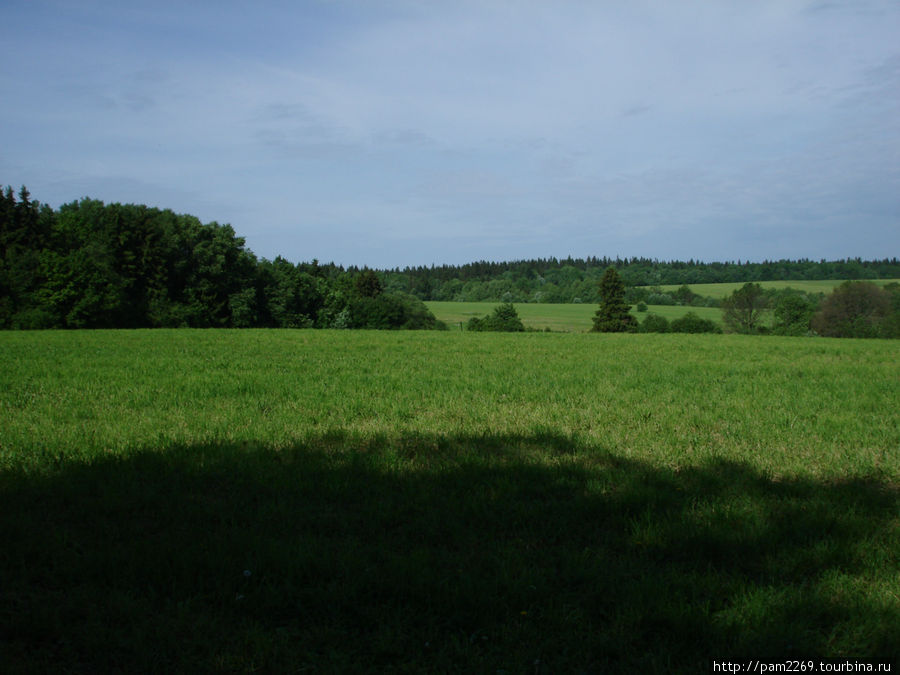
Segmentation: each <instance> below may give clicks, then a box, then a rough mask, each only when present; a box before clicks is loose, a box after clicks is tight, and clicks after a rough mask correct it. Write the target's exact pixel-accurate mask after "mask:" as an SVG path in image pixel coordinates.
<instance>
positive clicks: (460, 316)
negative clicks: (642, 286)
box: [425, 301, 722, 333]
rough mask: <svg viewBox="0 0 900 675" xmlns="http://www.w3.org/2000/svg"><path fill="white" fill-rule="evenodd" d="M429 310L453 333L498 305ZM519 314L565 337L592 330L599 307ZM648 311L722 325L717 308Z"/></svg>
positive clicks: (554, 307) (522, 307) (532, 308)
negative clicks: (688, 314)
mask: <svg viewBox="0 0 900 675" xmlns="http://www.w3.org/2000/svg"><path fill="white" fill-rule="evenodd" d="M425 304H426V305H427V306H428V309H430V310H431V311H432V313H433V314H434V315H435V316H436V317H437V318H438V319H440V320H441V321H443V322H445V323H446V324H447V325H448V326H449V327H450V328H451V329H457V330H458V329H459V324H463V326H465V323H466V321H468V320H469V319H470V318H472V317H473V316H477V317H482V316H485V315H486V314H490V313H491V312H492V311H494V307H496V306H497V305H498V304H500V303H497V302H437V301H429V302H426V303H425ZM515 307H516V312H518V314H519V318H520V319H522V323H523V324H525V326H526V327H527V328H536V329H538V330H543V329H544V328H547V327H549V328H550V330H553V331H560V332H566V333H584V332H587V331H589V330H590V329H591V327H592V326H593V318H594V313H595V312H596V311H597V305H591V304H542V303H515ZM648 311H649V312H652V313H654V314H660V315H662V316H664V317H666V318H667V319H669V320H670V321H671V320H672V319H677V318H679V317H681V316H684V315H685V314H687V313H688V312H694V313H695V314H697V315H699V316H700V317H701V318H703V319H712V320H713V321H715V322H716V323H721V322H722V310H721V309H718V308H715V307H678V306H671V305H651V306H649V307H648ZM631 313H632V314H634V316H635V317H637V319H638V321H641V320H643V316H644V314H643V313H640V312H637V311H635V309H634V307H632V309H631Z"/></svg>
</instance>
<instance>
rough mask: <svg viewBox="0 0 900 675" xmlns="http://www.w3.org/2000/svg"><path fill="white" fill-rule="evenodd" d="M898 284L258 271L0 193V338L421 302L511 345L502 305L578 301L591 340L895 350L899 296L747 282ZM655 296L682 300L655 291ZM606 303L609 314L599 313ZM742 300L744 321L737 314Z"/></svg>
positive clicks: (377, 320) (240, 246) (310, 323)
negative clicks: (797, 338) (724, 294)
mask: <svg viewBox="0 0 900 675" xmlns="http://www.w3.org/2000/svg"><path fill="white" fill-rule="evenodd" d="M610 271H613V272H615V279H611V278H610ZM898 277H900V261H898V260H897V259H896V258H892V259H884V260H876V261H864V260H861V259H858V258H856V259H847V260H839V261H830V262H829V261H824V260H822V261H819V262H814V261H811V260H797V261H790V260H781V261H777V262H768V261H766V262H763V263H750V262H740V261H738V262H726V263H701V262H695V261H693V260H690V261H688V262H678V261H672V262H660V261H658V260H649V259H646V258H630V259H621V258H616V259H611V258H606V257H603V258H598V257H589V258H584V259H581V258H578V259H575V258H566V259H563V260H558V259H556V258H546V259H533V260H522V261H513V262H500V263H497V262H485V261H481V262H476V263H470V264H467V265H459V266H454V265H442V266H439V267H435V266H432V267H416V268H411V267H407V268H404V269H402V270H401V269H399V268H395V269H393V270H371V269H367V268H363V269H359V268H357V267H348V268H344V267H342V266H339V265H335V264H333V263H328V264H320V263H319V262H318V261H316V260H313V261H312V262H309V263H299V264H294V263H291V262H290V261H288V260H286V259H284V258H282V257H280V256H279V257H276V258H275V259H274V260H267V259H265V258H263V259H259V258H257V257H256V256H255V255H254V254H253V252H252V251H250V250H249V249H247V248H246V246H245V240H244V238H243V237H238V236H237V235H236V233H235V231H234V229H233V228H232V227H231V226H230V225H220V224H219V223H216V222H212V223H205V224H204V223H201V222H200V220H199V219H197V218H196V217H194V216H190V215H180V214H175V213H173V212H172V211H171V210H168V209H157V208H151V207H147V206H143V205H135V204H125V205H123V204H118V203H113V204H104V203H103V202H101V201H97V200H93V199H82V200H78V201H74V202H71V203H69V204H65V205H63V206H61V207H60V208H59V209H58V210H54V209H52V208H51V207H49V206H48V205H46V204H41V203H40V202H39V201H37V200H34V199H32V197H31V195H30V193H29V192H28V190H27V188H25V187H24V186H23V187H22V188H21V189H20V190H19V192H18V193H17V194H16V193H14V192H13V190H12V188H11V187H7V188H6V189H5V190H4V191H2V193H0V328H139V327H178V326H189V327H295V328H305V327H309V328H420V329H421V328H445V326H443V324H442V323H441V322H439V321H437V320H436V319H435V317H434V315H433V314H431V312H429V311H428V309H427V308H426V307H425V305H424V304H423V301H424V300H456V301H495V302H501V303H503V305H502V308H498V311H497V312H495V314H494V315H492V316H487V317H484V318H483V319H475V320H474V321H472V322H471V326H469V328H470V329H471V330H496V329H501V330H521V329H522V325H521V322H520V321H518V317H517V316H515V315H514V314H515V311H514V309H513V307H512V303H513V302H520V303H521V302H587V303H592V304H593V303H600V305H601V310H603V312H604V314H603V316H601V318H600V319H599V322H600V323H599V324H598V325H599V326H600V327H598V328H597V330H606V328H603V326H604V325H606V327H607V328H608V327H610V326H620V328H619V329H622V330H643V331H661V330H669V329H677V330H681V331H685V332H703V331H705V330H714V329H717V327H716V325H715V324H713V323H711V322H703V321H702V320H699V319H698V318H697V317H696V315H690V314H689V315H688V316H687V317H686V318H683V319H682V320H680V321H681V323H680V324H679V325H677V326H669V325H668V322H666V321H665V320H664V319H662V317H658V316H656V315H651V316H648V317H647V318H646V319H645V320H644V321H643V322H640V323H638V322H636V321H633V320H629V319H628V318H623V317H625V316H626V315H627V308H628V306H629V305H630V304H635V303H637V304H638V309H639V310H640V309H641V307H642V305H643V306H644V308H645V309H646V305H647V304H650V305H660V304H679V305H690V306H719V305H721V306H722V308H723V321H724V323H725V324H726V326H727V327H728V328H729V329H731V330H736V331H739V332H766V331H769V332H779V333H781V334H790V335H800V334H812V333H815V334H821V335H846V336H865V337H877V336H884V337H891V336H894V335H893V333H894V332H895V330H896V329H895V327H896V325H897V323H898V321H897V320H896V318H895V317H896V316H897V315H898V307H897V303H898V298H900V294H898V293H897V292H896V291H894V292H891V289H889V290H887V291H885V290H883V289H878V288H877V287H875V286H874V285H873V284H866V285H863V286H859V285H851V286H847V285H845V286H841V287H840V289H839V291H840V292H837V291H836V292H835V293H833V294H832V296H830V297H829V298H828V299H825V298H824V297H818V296H815V295H813V294H804V293H801V292H799V291H792V290H790V289H784V290H779V291H773V290H769V289H765V290H764V289H762V288H761V287H760V286H759V284H758V283H756V282H758V281H763V280H775V279H778V280H788V281H790V280H806V279H809V280H817V279H876V278H898ZM734 281H738V282H745V286H744V288H742V289H740V291H739V292H735V293H734V294H733V295H732V296H731V297H730V298H727V299H726V300H725V301H719V300H715V299H712V298H704V297H701V296H699V295H697V294H695V293H694V292H693V291H691V289H690V287H689V286H688V284H689V283H712V282H734ZM611 284H612V286H611ZM659 284H667V285H668V284H681V286H679V287H678V288H677V289H675V290H670V291H664V290H662V289H661V288H659V286H658V285H659ZM611 289H612V290H611ZM747 289H750V290H747ZM611 294H612V295H611ZM613 296H614V297H615V302H614V306H610V307H606V308H605V309H604V307H605V306H606V304H607V303H608V302H609V300H608V298H610V297H613ZM748 298H749V299H750V300H748ZM833 298H837V299H833ZM747 301H749V302H750V304H751V306H752V310H751V311H750V312H749V314H746V312H744V310H743V309H741V310H740V311H739V310H738V309H736V307H743V306H744V305H742V304H741V303H746V302H747ZM841 303H842V304H841ZM623 307H624V308H625V309H624V310H623ZM860 307H865V308H866V309H865V310H860V309H859V308H860ZM764 311H770V312H773V313H774V316H775V321H774V325H766V324H764V323H763V322H761V321H759V317H760V316H761V315H762V312H764ZM623 312H624V313H623ZM741 312H744V313H743V314H742V313H741ZM860 312H862V313H863V314H864V315H865V317H866V318H864V319H860ZM745 315H746V316H748V317H749V318H744V317H745ZM615 317H618V318H615ZM651 317H652V318H651ZM661 319H662V320H661ZM622 326H624V328H623V327H622ZM836 326H840V327H839V328H836ZM617 330H618V329H617Z"/></svg>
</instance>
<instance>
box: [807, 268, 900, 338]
mask: <svg viewBox="0 0 900 675" xmlns="http://www.w3.org/2000/svg"><path fill="white" fill-rule="evenodd" d="M892 295H893V294H892V293H891V292H890V291H886V290H884V289H881V288H879V287H878V286H876V285H875V284H873V283H872V282H870V281H846V282H844V283H843V284H841V285H840V286H838V287H837V288H836V289H834V291H833V292H832V293H831V295H829V296H828V297H827V298H825V300H824V301H823V302H822V308H821V309H820V310H819V311H818V313H817V314H816V315H815V316H814V317H813V318H812V322H811V324H812V329H813V330H814V331H816V333H818V334H819V335H824V336H825V337H895V336H896V335H895V334H894V333H895V329H896V324H897V321H896V319H895V318H894V317H893V316H892V315H893V314H896V311H892V310H893V303H892V301H893V298H892Z"/></svg>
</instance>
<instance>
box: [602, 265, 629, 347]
mask: <svg viewBox="0 0 900 675" xmlns="http://www.w3.org/2000/svg"><path fill="white" fill-rule="evenodd" d="M635 330H637V319H635V318H634V317H633V316H631V314H629V313H628V305H627V304H626V302H625V284H624V282H623V281H622V278H621V277H620V276H619V273H618V272H616V269H615V267H609V268H607V270H606V272H604V273H603V277H602V278H601V279H600V308H599V309H598V310H597V313H596V314H595V315H594V327H593V328H592V329H591V331H593V332H598V333H632V332H634V331H635Z"/></svg>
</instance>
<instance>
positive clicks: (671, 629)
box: [0, 330, 900, 672]
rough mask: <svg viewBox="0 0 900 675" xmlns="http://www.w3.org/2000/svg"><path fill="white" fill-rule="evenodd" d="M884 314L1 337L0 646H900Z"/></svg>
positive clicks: (898, 438)
mask: <svg viewBox="0 0 900 675" xmlns="http://www.w3.org/2000/svg"><path fill="white" fill-rule="evenodd" d="M898 375H900V366H898V363H897V360H896V353H895V350H893V349H891V345H890V344H889V343H873V342H869V341H865V342H857V341H846V340H837V339H834V340H819V339H809V340H791V339H789V338H777V337H766V338H759V337H752V336H739V335H717V336H711V335H699V336H688V335H561V334H522V335H503V334H476V333H452V332H451V333H381V332H364V331H360V332H344V331H319V332H314V331H288V330H282V331H265V330H248V331H189V330H179V331H111V332H75V333H64V332H44V333H4V334H0V540H2V541H3V542H4V545H3V546H2V547H0V578H2V580H3V587H2V593H0V649H2V653H0V657H2V658H3V662H4V663H5V664H10V670H11V671H13V672H29V671H34V670H68V671H72V672H97V671H109V670H139V671H140V670H175V671H188V670H190V671H206V672H209V671H223V672H230V671H246V670H253V669H256V670H265V671H270V672H272V671H295V672H303V671H312V670H319V671H323V670H324V671H328V672H337V671H344V672H346V671H360V672H361V671H367V670H372V669H376V670H385V669H394V670H399V671H405V672H447V671H473V670H474V671H480V672H496V671H497V670H506V671H508V672H526V671H527V672H605V671H615V672H620V671H621V672H624V671H626V670H627V669H629V668H636V667H640V668H644V669H648V670H650V671H653V672H670V671H676V672H679V671H683V672H691V671H695V670H696V669H697V668H698V667H704V668H705V667H706V666H707V661H706V660H707V659H709V658H712V657H714V656H716V657H724V656H730V657H733V658H735V659H736V658H741V657H747V658H766V657H775V656H786V655H793V656H794V657H796V658H810V657H814V656H817V657H826V656H831V657H861V658H879V657H885V658H886V657H888V656H890V655H891V654H892V650H893V649H894V647H895V645H896V644H898V643H900V633H898V628H897V626H900V581H898V577H897V574H896V570H897V563H898V560H897V551H898V550H900V521H898V513H900V496H898V479H900V462H898V455H897V449H898V447H900V413H898V410H897V405H896V402H897V401H898V400H900V397H898V393H900V392H898V387H900V378H898Z"/></svg>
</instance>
